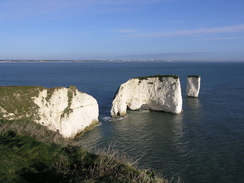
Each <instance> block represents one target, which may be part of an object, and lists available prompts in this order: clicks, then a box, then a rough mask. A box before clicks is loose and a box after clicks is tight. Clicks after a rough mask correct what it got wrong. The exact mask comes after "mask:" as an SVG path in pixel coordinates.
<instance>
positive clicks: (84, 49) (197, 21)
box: [0, 0, 244, 61]
mask: <svg viewBox="0 0 244 183" xmlns="http://www.w3.org/2000/svg"><path fill="white" fill-rule="evenodd" d="M4 59H26V60H28V59H35V60H94V59H101V60H102V59H108V60H151V59H154V60H189V61H244V0H0V60H4Z"/></svg>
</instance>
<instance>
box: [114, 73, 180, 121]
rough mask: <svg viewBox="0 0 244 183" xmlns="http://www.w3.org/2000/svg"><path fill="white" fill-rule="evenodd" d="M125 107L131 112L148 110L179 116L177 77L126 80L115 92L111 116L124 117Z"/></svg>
mask: <svg viewBox="0 0 244 183" xmlns="http://www.w3.org/2000/svg"><path fill="white" fill-rule="evenodd" d="M127 107H128V108H129V109H131V110H140V109H150V110H155V111H164V112H169V113H174V114H180V113H181V112H182V95H181V85H180V79H179V78H178V77H177V76H167V75H165V76H164V75H157V76H148V77H139V78H133V79H130V80H128V81H127V82H126V83H124V84H122V85H121V86H120V88H119V90H118V91H117V94H116V96H115V98H114V100H113V103H112V109H111V116H112V117H118V116H125V115H126V110H127Z"/></svg>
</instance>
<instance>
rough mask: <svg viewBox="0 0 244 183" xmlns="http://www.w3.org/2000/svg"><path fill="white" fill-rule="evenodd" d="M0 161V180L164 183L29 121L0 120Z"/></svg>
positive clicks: (153, 176) (148, 173) (150, 174)
mask: <svg viewBox="0 0 244 183" xmlns="http://www.w3.org/2000/svg"><path fill="white" fill-rule="evenodd" d="M32 136H34V137H32ZM0 162H1V166H0V182H167V181H163V180H162V179H158V178H157V177H156V175H155V172H153V171H148V172H141V171H138V170H136V169H134V168H132V167H131V166H130V165H129V163H121V162H120V161H118V160H116V159H115V158H114V157H113V156H110V155H96V154H92V153H89V152H87V151H86V150H85V149H83V148H82V147H77V146H76V145H75V144H74V143H72V141H68V140H65V139H62V138H61V137H60V136H59V135H58V134H57V133H55V132H51V131H48V130H47V129H46V128H45V127H42V126H41V125H38V124H35V123H32V122H21V121H14V122H10V121H3V120H2V121H0Z"/></svg>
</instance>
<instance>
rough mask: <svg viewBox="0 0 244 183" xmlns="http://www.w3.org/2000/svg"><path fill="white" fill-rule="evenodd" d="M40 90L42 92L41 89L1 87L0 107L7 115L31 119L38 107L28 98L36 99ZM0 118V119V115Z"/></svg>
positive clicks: (39, 87) (32, 87)
mask: <svg viewBox="0 0 244 183" xmlns="http://www.w3.org/2000/svg"><path fill="white" fill-rule="evenodd" d="M40 90H43V87H41V86H1V87H0V96H2V97H0V104H1V105H0V106H2V107H3V108H4V109H5V110H6V111H7V113H13V114H14V115H17V116H25V117H26V116H29V117H30V118H33V116H34V114H35V113H36V111H37V108H38V106H37V105H36V104H35V103H34V102H33V101H32V100H30V98H31V97H37V96H38V94H39V91H40ZM23 104H24V105H23ZM0 117H2V114H1V113H0Z"/></svg>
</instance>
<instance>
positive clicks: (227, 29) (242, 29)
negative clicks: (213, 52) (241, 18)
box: [131, 24, 244, 38]
mask: <svg viewBox="0 0 244 183" xmlns="http://www.w3.org/2000/svg"><path fill="white" fill-rule="evenodd" d="M237 32H244V24H240V25H234V26H228V27H215V28H202V29H192V30H178V31H172V32H150V33H141V34H134V35H131V36H133V37H148V38H157V37H174V36H191V35H198V34H217V33H237Z"/></svg>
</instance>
